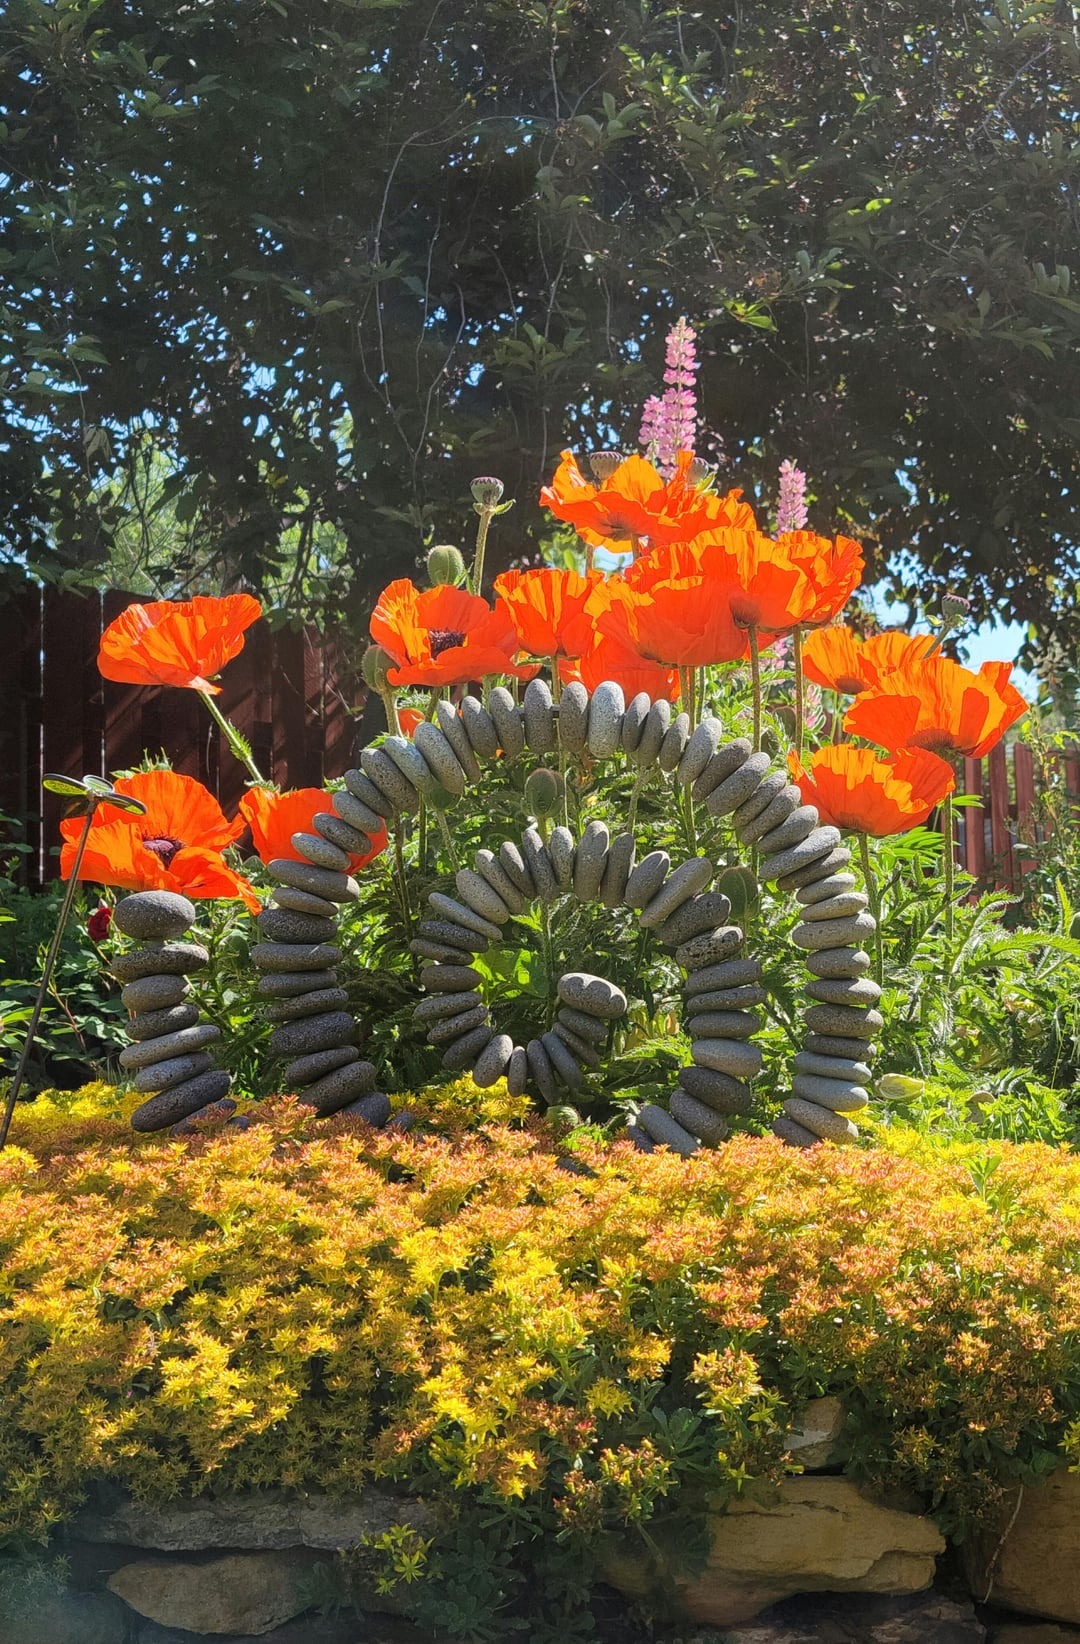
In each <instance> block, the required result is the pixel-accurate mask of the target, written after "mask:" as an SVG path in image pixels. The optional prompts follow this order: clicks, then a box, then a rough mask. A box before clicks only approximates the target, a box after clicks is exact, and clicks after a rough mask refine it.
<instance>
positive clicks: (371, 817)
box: [330, 788, 384, 838]
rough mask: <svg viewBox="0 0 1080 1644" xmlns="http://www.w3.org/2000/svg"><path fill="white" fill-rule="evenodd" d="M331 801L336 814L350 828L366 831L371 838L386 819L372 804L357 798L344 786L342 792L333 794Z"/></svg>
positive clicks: (360, 831)
mask: <svg viewBox="0 0 1080 1644" xmlns="http://www.w3.org/2000/svg"><path fill="white" fill-rule="evenodd" d="M330 803H331V805H333V807H334V812H335V815H337V816H339V817H340V818H341V820H342V822H345V823H346V824H347V825H348V826H349V827H350V828H355V829H356V831H357V833H366V834H367V835H368V837H369V838H370V837H371V835H372V834H377V833H378V832H379V831H380V829H381V828H382V826H383V821H384V819H383V817H381V816H380V815H379V813H378V811H373V810H372V808H371V806H370V805H365V804H364V803H363V801H362V800H360V799H357V798H355V797H354V796H353V795H352V794H351V793H350V792H349V790H348V789H347V788H343V789H342V790H341V792H340V793H333V794H331V795H330Z"/></svg>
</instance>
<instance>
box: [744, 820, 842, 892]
mask: <svg viewBox="0 0 1080 1644" xmlns="http://www.w3.org/2000/svg"><path fill="white" fill-rule="evenodd" d="M839 843H840V830H839V828H834V827H832V826H831V825H830V826H828V827H823V828H814V829H813V830H812V832H810V833H809V834H807V836H806V838H805V839H803V840H801V841H800V842H799V844H797V845H791V846H789V847H788V849H786V850H782V851H778V852H777V854H776V855H775V856H767V857H765V859H764V860H763V861H762V863H761V865H760V867H759V869H758V878H759V879H761V880H762V881H763V882H764V883H765V884H769V883H771V881H772V880H774V879H784V878H786V877H788V876H789V875H791V874H795V873H801V872H802V871H803V870H804V869H806V868H809V867H810V866H811V865H812V864H813V863H815V862H817V861H820V860H822V859H823V858H825V857H827V856H829V855H831V854H832V852H833V851H834V850H835V848H836V847H837V846H838V845H839Z"/></svg>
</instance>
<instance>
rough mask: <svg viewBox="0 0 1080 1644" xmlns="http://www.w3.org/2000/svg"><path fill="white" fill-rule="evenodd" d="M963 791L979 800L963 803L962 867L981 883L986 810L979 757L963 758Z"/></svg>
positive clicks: (984, 853)
mask: <svg viewBox="0 0 1080 1644" xmlns="http://www.w3.org/2000/svg"><path fill="white" fill-rule="evenodd" d="M964 792H965V793H966V794H977V795H978V797H979V801H980V803H979V804H977V805H965V806H964V808H963V811H962V813H961V814H962V816H963V820H964V867H965V868H966V869H967V871H968V873H970V874H971V876H972V878H973V879H978V880H979V881H980V883H981V882H982V880H983V879H984V878H985V876H986V810H985V807H984V806H983V804H982V802H981V801H982V795H983V768H982V761H981V760H979V759H965V760H964Z"/></svg>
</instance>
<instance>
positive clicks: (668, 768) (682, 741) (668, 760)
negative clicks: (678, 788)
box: [656, 714, 690, 775]
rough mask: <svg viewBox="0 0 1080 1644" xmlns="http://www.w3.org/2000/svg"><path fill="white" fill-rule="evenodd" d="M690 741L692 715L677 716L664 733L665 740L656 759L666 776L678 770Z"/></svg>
mask: <svg viewBox="0 0 1080 1644" xmlns="http://www.w3.org/2000/svg"><path fill="white" fill-rule="evenodd" d="M689 741H690V715H689V714H676V715H675V718H674V719H673V720H672V721H671V724H670V725H669V726H668V728H667V730H666V731H665V732H664V740H663V741H662V742H661V744H660V752H659V754H658V755H657V759H656V762H657V764H658V765H659V767H660V769H661V770H662V771H663V772H664V773H665V774H666V775H670V774H671V772H672V771H674V770H676V769H677V768H678V765H679V762H680V760H681V759H682V757H683V755H684V753H685V752H686V748H687V744H688V743H689Z"/></svg>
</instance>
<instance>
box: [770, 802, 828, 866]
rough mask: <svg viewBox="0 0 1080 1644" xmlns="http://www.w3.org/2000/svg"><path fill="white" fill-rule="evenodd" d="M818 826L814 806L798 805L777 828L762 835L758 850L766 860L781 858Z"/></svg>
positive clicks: (815, 807)
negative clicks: (775, 857)
mask: <svg viewBox="0 0 1080 1644" xmlns="http://www.w3.org/2000/svg"><path fill="white" fill-rule="evenodd" d="M817 824H818V813H817V806H816V805H799V806H798V807H797V809H795V810H793V811H792V812H791V814H790V816H788V817H786V818H785V820H784V821H783V822H781V823H780V825H779V827H776V828H773V829H772V831H771V832H770V833H767V834H764V835H763V836H762V837H761V838H760V839H759V840H758V849H759V850H760V851H761V854H762V855H763V856H765V857H767V858H770V859H771V858H772V857H774V856H782V855H783V853H784V852H785V851H789V850H792V849H793V848H794V847H795V846H796V845H801V844H802V842H803V840H804V839H808V838H809V837H810V835H811V834H812V833H813V831H814V829H815V828H816V827H817Z"/></svg>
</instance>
